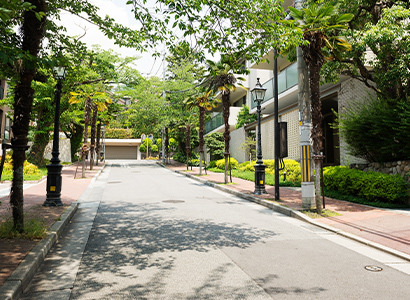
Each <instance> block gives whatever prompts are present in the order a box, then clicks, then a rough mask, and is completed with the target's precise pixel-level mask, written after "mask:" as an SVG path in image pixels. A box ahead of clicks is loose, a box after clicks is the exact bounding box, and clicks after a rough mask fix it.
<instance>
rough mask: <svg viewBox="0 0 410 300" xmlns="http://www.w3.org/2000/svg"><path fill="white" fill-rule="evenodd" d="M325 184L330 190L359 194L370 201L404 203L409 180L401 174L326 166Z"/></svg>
mask: <svg viewBox="0 0 410 300" xmlns="http://www.w3.org/2000/svg"><path fill="white" fill-rule="evenodd" d="M323 176H324V180H323V181H324V184H325V187H326V188H327V189H329V190H336V191H339V192H341V193H343V194H346V195H357V196H359V197H363V198H365V199H367V200H368V201H372V202H376V201H383V202H396V203H400V202H402V203H404V202H406V200H407V199H406V198H407V197H408V185H407V182H406V181H405V180H404V179H403V178H402V177H401V176H400V175H388V174H382V173H377V172H363V171H360V170H357V169H349V168H348V167H342V166H336V167H326V168H324V171H323Z"/></svg>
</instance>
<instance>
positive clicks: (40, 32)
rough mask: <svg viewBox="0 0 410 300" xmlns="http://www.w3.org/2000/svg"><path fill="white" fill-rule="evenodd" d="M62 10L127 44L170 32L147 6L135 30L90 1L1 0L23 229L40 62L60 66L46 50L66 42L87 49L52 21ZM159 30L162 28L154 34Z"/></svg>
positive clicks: (0, 31)
mask: <svg viewBox="0 0 410 300" xmlns="http://www.w3.org/2000/svg"><path fill="white" fill-rule="evenodd" d="M61 10H65V11H68V12H70V13H72V14H75V15H79V16H81V17H82V18H88V20H90V22H92V23H94V24H96V25H97V26H99V28H100V30H101V31H103V32H104V33H105V34H106V35H107V36H108V37H110V38H114V39H116V41H117V43H118V44H119V45H123V46H130V47H131V46H132V47H134V48H139V49H142V48H143V44H144V43H143V41H149V43H150V44H151V45H154V44H156V42H158V40H160V39H161V37H162V36H163V33H165V32H168V30H167V28H166V26H165V22H160V21H159V20H156V22H155V23H154V22H153V21H154V20H152V18H150V15H149V12H147V10H145V9H140V10H138V9H137V8H136V7H134V13H135V15H136V16H138V19H140V20H142V22H143V26H142V27H141V29H140V30H134V29H132V30H131V29H128V28H126V27H124V26H121V25H118V24H116V23H115V22H114V20H113V19H111V18H109V17H105V18H101V17H100V16H99V15H98V10H97V8H96V7H95V6H94V5H92V4H90V3H89V2H87V1H68V0H59V1H47V0H27V1H24V2H23V1H17V0H12V1H2V9H1V13H0V19H1V21H2V26H1V27H0V36H1V40H2V43H1V44H0V53H1V55H0V66H1V68H0V70H1V71H0V72H1V75H2V77H5V78H10V79H11V80H15V81H16V85H15V88H14V105H13V108H14V119H13V125H12V130H13V138H12V140H11V144H12V148H13V182H12V187H11V193H10V204H11V207H12V214H13V221H14V226H13V228H14V229H15V230H17V231H19V232H22V231H23V230H24V214H23V203H24V198H23V163H24V161H25V150H26V149H27V142H28V139H27V135H28V130H29V123H30V114H31V111H32V104H33V96H34V90H33V88H32V86H31V84H32V82H33V80H34V79H35V78H40V77H42V76H41V75H42V74H40V73H39V72H38V70H39V69H40V66H44V67H46V68H48V69H50V67H51V66H52V65H55V62H53V61H51V60H50V59H49V58H48V57H47V56H46V55H45V56H43V55H44V54H46V53H47V51H46V50H48V49H53V50H54V51H53V52H54V53H56V52H57V49H58V48H60V46H62V45H63V46H66V49H72V50H75V51H78V56H77V57H78V59H79V60H81V57H82V53H83V50H84V45H83V44H81V43H79V42H78V41H75V40H74V41H73V40H71V39H69V38H67V37H66V36H65V35H64V30H65V29H64V28H62V27H61V26H59V25H57V24H56V23H54V22H53V20H59V15H60V11H61ZM15 28H19V30H20V33H17V32H15ZM155 29H159V31H158V32H155V33H153V31H155ZM160 29H161V30H160ZM162 29H163V30H162ZM44 37H46V38H47V39H48V43H42V41H43V38H44ZM42 50H45V51H42Z"/></svg>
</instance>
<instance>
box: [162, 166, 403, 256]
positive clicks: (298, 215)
mask: <svg viewBox="0 0 410 300" xmlns="http://www.w3.org/2000/svg"><path fill="white" fill-rule="evenodd" d="M157 164H158V165H160V166H161V167H163V168H166V167H165V166H164V165H162V164H161V163H157ZM166 169H168V168H166ZM168 170H170V171H173V172H175V173H177V174H180V175H184V176H186V177H188V178H191V179H194V180H196V181H199V182H201V183H203V184H205V185H208V186H211V187H213V188H216V189H218V190H221V191H224V192H226V193H229V194H232V195H235V196H237V197H240V198H242V199H245V200H248V201H251V202H255V203H257V204H260V205H263V206H265V207H267V208H269V209H271V210H273V211H276V212H278V213H281V214H283V215H286V216H289V217H292V218H295V219H298V220H301V221H304V222H307V223H309V224H311V225H314V226H317V227H320V228H322V229H325V230H328V231H330V232H333V233H336V234H338V235H341V236H343V237H346V238H348V239H351V240H354V241H356V242H359V243H361V244H364V245H367V246H370V247H372V248H375V249H377V250H380V251H383V252H385V253H388V254H391V255H394V256H396V257H398V258H401V259H403V260H406V261H408V262H410V255H408V254H406V253H403V252H400V251H397V250H395V249H392V248H389V247H387V246H384V245H381V244H378V243H375V242H372V241H369V240H366V239H364V238H361V237H358V236H356V235H354V234H351V233H348V232H346V231H343V230H340V229H337V228H334V227H331V226H329V225H326V224H322V223H319V222H316V221H315V220H313V219H311V218H309V217H308V216H306V215H304V214H303V213H301V212H299V211H297V210H293V209H291V208H288V207H285V206H282V205H279V204H276V203H273V202H270V201H267V200H264V199H261V198H258V197H256V196H253V195H249V194H244V193H242V192H239V191H236V190H232V189H230V188H227V187H225V186H221V185H219V184H216V183H213V182H211V181H208V180H206V179H202V178H199V177H197V176H195V175H192V174H188V173H185V172H181V171H178V170H171V169H168Z"/></svg>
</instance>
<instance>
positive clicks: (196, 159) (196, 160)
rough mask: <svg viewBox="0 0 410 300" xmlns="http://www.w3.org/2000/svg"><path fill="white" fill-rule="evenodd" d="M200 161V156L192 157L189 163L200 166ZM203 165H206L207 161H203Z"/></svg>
mask: <svg viewBox="0 0 410 300" xmlns="http://www.w3.org/2000/svg"><path fill="white" fill-rule="evenodd" d="M199 161H200V160H199V158H195V159H190V160H189V165H190V166H193V167H199ZM202 166H205V161H202Z"/></svg>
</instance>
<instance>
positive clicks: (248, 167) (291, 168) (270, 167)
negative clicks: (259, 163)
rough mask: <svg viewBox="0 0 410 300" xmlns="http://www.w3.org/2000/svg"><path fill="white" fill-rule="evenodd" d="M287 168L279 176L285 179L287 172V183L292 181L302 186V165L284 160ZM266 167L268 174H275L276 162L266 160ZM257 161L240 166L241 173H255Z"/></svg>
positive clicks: (264, 161)
mask: <svg viewBox="0 0 410 300" xmlns="http://www.w3.org/2000/svg"><path fill="white" fill-rule="evenodd" d="M283 162H284V163H285V168H284V169H283V170H281V171H279V176H280V177H281V178H283V173H284V172H285V171H286V181H291V182H293V183H294V184H296V185H300V182H301V171H300V163H298V162H297V161H295V160H292V159H284V160H283ZM263 163H264V165H266V169H265V172H266V174H271V175H273V174H275V160H274V159H265V160H263ZM255 164H256V161H251V162H250V161H246V162H244V163H242V164H240V165H239V167H238V169H239V170H241V171H252V172H254V171H255V168H254V165H255Z"/></svg>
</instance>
